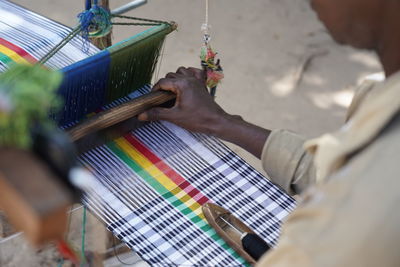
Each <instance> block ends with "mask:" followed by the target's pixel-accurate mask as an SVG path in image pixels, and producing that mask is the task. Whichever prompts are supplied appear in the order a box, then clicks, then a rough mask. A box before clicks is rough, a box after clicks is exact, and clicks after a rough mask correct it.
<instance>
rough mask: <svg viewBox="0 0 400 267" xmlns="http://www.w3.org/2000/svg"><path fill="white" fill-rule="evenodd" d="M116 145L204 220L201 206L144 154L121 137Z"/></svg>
mask: <svg viewBox="0 0 400 267" xmlns="http://www.w3.org/2000/svg"><path fill="white" fill-rule="evenodd" d="M115 142H116V144H117V145H118V146H119V147H120V148H121V149H122V150H123V151H124V152H125V153H126V154H127V155H128V156H129V157H130V158H131V159H133V160H134V161H135V162H136V163H137V164H138V165H140V166H141V167H142V168H143V169H144V170H145V171H146V172H147V173H149V174H150V175H151V176H152V177H154V178H155V179H156V180H157V181H158V182H159V183H160V184H162V185H163V186H164V187H165V188H166V189H167V190H168V191H170V192H171V193H172V194H174V195H175V197H176V198H177V199H179V200H180V201H182V202H183V203H184V204H185V206H186V207H188V208H189V209H191V210H192V211H193V212H194V213H195V214H196V215H197V216H199V217H200V218H202V219H204V215H203V213H202V210H201V206H200V204H199V203H197V202H196V201H195V200H194V199H193V198H192V197H191V196H189V195H188V194H187V193H186V192H185V191H183V190H182V189H181V188H179V187H178V186H177V185H176V184H175V183H174V182H173V181H171V179H170V178H169V177H168V176H166V175H165V174H164V173H163V172H161V171H160V170H159V169H158V168H157V167H156V166H155V165H154V164H153V163H152V162H150V161H149V160H148V159H147V158H146V157H145V156H143V154H142V153H140V152H139V151H138V150H137V149H136V148H135V147H134V146H132V145H131V144H130V143H129V142H128V141H126V140H125V138H123V137H121V138H118V139H116V140H115Z"/></svg>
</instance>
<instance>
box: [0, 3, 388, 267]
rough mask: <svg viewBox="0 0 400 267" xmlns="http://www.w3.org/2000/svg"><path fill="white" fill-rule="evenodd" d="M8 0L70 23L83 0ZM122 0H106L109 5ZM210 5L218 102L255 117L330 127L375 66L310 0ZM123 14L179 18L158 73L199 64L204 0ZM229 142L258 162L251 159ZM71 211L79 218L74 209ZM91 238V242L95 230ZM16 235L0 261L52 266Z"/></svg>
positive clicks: (267, 123)
mask: <svg viewBox="0 0 400 267" xmlns="http://www.w3.org/2000/svg"><path fill="white" fill-rule="evenodd" d="M14 2H16V3H19V4H21V5H23V6H26V7H28V8H30V9H32V10H34V11H37V12H39V13H41V14H45V15H46V16H48V17H50V18H52V19H55V20H57V21H60V22H62V23H64V24H66V25H69V26H74V25H75V23H76V20H75V17H76V14H78V13H79V12H80V11H81V9H82V8H83V1H81V0H75V1H59V0H58V1H54V0H35V1H31V0H16V1H14ZM126 2H128V1H120V0H115V1H114V0H111V5H112V7H116V6H120V5H122V4H124V3H126ZM210 5H211V6H210V14H209V20H210V24H211V25H212V32H211V34H212V45H213V47H214V48H215V49H216V50H217V51H218V52H219V56H220V58H221V61H222V65H223V67H224V71H225V77H226V78H225V80H224V81H223V83H222V85H221V86H220V87H219V88H218V92H217V102H218V103H220V105H221V106H222V107H223V108H225V109H226V110H227V111H228V112H230V113H234V114H239V115H241V116H243V117H244V118H245V119H247V120H249V121H250V122H253V123H255V124H258V125H261V126H263V127H266V128H269V129H276V128H285V129H290V130H293V131H296V132H299V133H302V134H304V135H305V136H307V137H314V136H318V135H320V134H321V133H323V132H326V131H332V130H334V129H336V128H338V127H339V126H340V125H341V124H342V122H343V120H344V115H345V110H346V108H347V106H348V105H349V103H350V101H351V98H352V95H353V93H354V88H355V85H356V84H357V83H358V82H359V81H360V80H361V79H362V78H363V77H364V76H365V75H367V74H371V73H375V72H379V71H381V67H380V64H379V62H378V61H377V59H376V57H375V56H374V55H372V54H371V53H369V52H366V51H356V50H353V49H351V48H349V47H343V46H339V45H337V44H335V42H334V41H333V40H332V39H331V38H330V37H329V36H328V34H327V32H326V30H325V28H324V26H323V25H322V24H321V23H320V22H319V21H318V19H317V17H316V15H315V14H314V13H313V11H312V10H311V9H310V7H309V1H308V0H210ZM128 15H132V16H137V17H145V18H154V19H161V20H173V21H176V22H177V23H178V25H179V30H178V31H177V32H175V33H172V34H171V35H170V36H169V37H168V40H167V43H166V46H165V49H164V51H163V57H162V63H161V67H160V70H159V71H158V72H157V73H156V76H157V77H162V76H164V75H165V74H166V73H168V72H170V71H175V70H176V69H177V68H178V67H179V66H197V67H198V66H199V58H198V54H199V47H200V45H201V40H202V35H201V31H200V27H201V24H202V23H203V21H204V16H205V1H204V0H149V3H148V4H146V5H145V6H144V7H140V8H139V9H137V10H134V11H132V12H130V13H128ZM122 27H124V26H121V27H119V28H116V29H115V30H114V34H113V37H114V39H113V41H114V42H117V41H120V40H122V39H124V38H126V37H129V36H130V35H132V34H133V33H135V32H137V31H138V29H135V28H133V27H132V26H130V27H127V28H126V27H125V28H122ZM249 138H250V137H249ZM231 147H232V148H233V149H234V150H235V151H236V152H238V153H239V154H240V155H241V156H243V157H244V158H246V159H247V160H248V161H249V162H250V163H251V164H252V165H253V166H255V167H256V168H258V169H260V165H259V162H258V160H257V159H255V158H254V157H252V156H250V155H249V154H248V153H246V152H244V151H243V150H241V149H239V148H237V147H235V146H231ZM76 217H77V219H76V220H78V221H79V215H77V216H76ZM93 224H94V225H95V223H93ZM76 227H79V226H76ZM93 227H95V226H93ZM77 231H78V230H77ZM77 235H78V236H79V231H78V233H77ZM91 238H93V239H94V241H95V242H94V243H96V240H97V239H96V234H94V235H92V237H91ZM92 241H93V240H92ZM10 242H13V241H10ZM20 243H21V242H19V243H18V242H17V243H15V245H14V247H13V243H9V244H8V245H4V244H1V243H0V257H5V254H7V255H6V256H7V259H8V264H7V265H1V264H0V265H1V266H39V265H45V262H47V265H46V266H54V261H52V260H54V259H52V256H51V255H52V254H49V255H50V256H49V255H47V256H41V257H47V258H46V260H40V259H38V257H37V256H35V253H31V252H29V253H25V251H24V250H23V248H24V246H25V245H24V246H21V245H18V246H19V247H16V246H17V244H20ZM2 247H3V249H2ZM6 247H7V249H5V248H6ZM21 249H22V250H21ZM10 253H11V255H10ZM23 258H27V259H28V260H22V259H23ZM39 258H40V257H39ZM0 259H1V258H0ZM47 259H48V260H47ZM0 262H1V261H0ZM22 262H24V264H23V265H21V263H22ZM37 264H39V265H37ZM110 266H111V265H110ZM112 266H114V265H112ZM115 266H117V265H115Z"/></svg>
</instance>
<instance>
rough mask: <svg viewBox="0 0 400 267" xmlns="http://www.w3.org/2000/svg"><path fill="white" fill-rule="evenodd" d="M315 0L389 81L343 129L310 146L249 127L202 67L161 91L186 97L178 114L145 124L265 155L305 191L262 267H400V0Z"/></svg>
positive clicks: (157, 115)
mask: <svg viewBox="0 0 400 267" xmlns="http://www.w3.org/2000/svg"><path fill="white" fill-rule="evenodd" d="M311 2H312V6H313V8H314V9H315V11H316V12H317V13H318V16H319V18H320V19H321V21H322V22H323V23H324V24H325V25H326V27H327V28H328V30H329V32H330V33H331V35H332V36H333V38H334V39H335V40H336V41H338V42H339V43H343V44H349V45H352V46H355V47H357V48H363V49H372V50H374V51H376V53H377V54H378V56H379V58H380V60H381V63H382V65H383V68H384V71H385V74H386V77H387V80H386V81H385V82H384V83H382V84H372V83H370V84H367V85H364V86H363V87H362V88H361V89H360V90H361V91H359V92H358V93H357V94H356V96H355V98H354V100H353V103H352V105H351V107H350V109H349V116H348V121H347V123H346V124H345V125H344V126H343V127H342V128H341V129H340V130H338V131H337V132H335V133H330V134H326V135H324V136H322V137H321V138H318V139H316V140H311V141H307V142H305V140H304V139H303V138H302V137H300V136H298V135H296V134H294V133H290V132H288V131H284V130H274V131H269V130H266V129H263V128H260V127H257V126H255V125H252V124H250V123H247V122H245V121H244V120H243V119H242V118H240V117H239V116H232V115H229V114H227V113H226V112H225V111H224V110H223V109H222V108H221V107H219V106H218V105H217V104H216V103H215V102H214V101H213V99H212V98H211V97H210V96H209V95H208V94H207V92H206V90H205V86H204V82H203V80H204V79H203V77H202V72H201V71H200V70H197V69H193V68H189V69H186V68H180V69H179V70H178V71H177V72H176V73H169V74H168V75H167V76H166V78H164V79H161V80H160V81H159V82H158V83H157V84H156V85H155V87H154V90H169V91H172V92H174V93H176V94H177V101H176V104H175V106H174V107H173V108H171V109H165V108H155V109H152V110H149V111H147V112H145V113H143V114H141V115H140V116H139V118H140V119H141V120H168V121H171V122H173V123H175V124H177V125H180V126H182V127H184V128H186V129H188V130H191V131H197V132H202V133H207V134H211V135H214V136H217V137H219V138H222V139H224V140H227V141H230V142H233V143H235V144H237V145H239V146H241V147H243V148H245V149H246V150H248V151H249V152H251V153H253V154H254V155H255V156H257V157H259V158H260V159H261V160H262V162H263V166H264V169H265V170H266V172H267V173H268V174H269V176H270V178H271V179H272V180H273V182H275V183H277V184H279V185H280V186H281V187H282V188H284V189H285V190H286V191H287V192H288V193H290V194H301V196H302V200H301V201H300V203H299V206H298V208H297V209H296V210H295V211H294V212H293V213H292V214H291V215H290V216H289V217H288V219H287V221H286V222H285V223H284V225H283V230H282V235H281V238H280V241H279V243H278V245H277V247H276V248H275V249H274V250H272V251H270V252H268V253H267V254H266V255H264V256H263V258H262V259H261V260H260V262H259V263H258V264H259V266H363V267H365V266H400V212H398V205H399V204H400V179H399V175H400V160H399V159H398V153H399V151H400V115H399V109H400V73H397V72H398V71H399V70H400V16H399V11H400V0H312V1H311Z"/></svg>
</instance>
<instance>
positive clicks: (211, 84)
mask: <svg viewBox="0 0 400 267" xmlns="http://www.w3.org/2000/svg"><path fill="white" fill-rule="evenodd" d="M205 3H206V10H205V20H204V23H203V25H202V26H201V30H202V32H203V42H204V44H203V46H202V47H201V50H200V59H201V66H202V67H203V70H204V72H205V74H206V85H207V87H208V88H209V90H210V94H211V95H212V96H214V97H215V94H216V91H217V85H218V84H219V83H220V82H221V80H222V79H223V78H224V73H223V70H222V67H221V64H220V60H219V59H217V60H216V58H215V57H216V55H217V53H216V52H214V50H213V49H212V48H211V45H210V41H211V36H210V32H209V31H210V25H209V24H208V11H209V0H205Z"/></svg>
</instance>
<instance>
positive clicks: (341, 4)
mask: <svg viewBox="0 0 400 267" xmlns="http://www.w3.org/2000/svg"><path fill="white" fill-rule="evenodd" d="M399 3H400V1H399V0H311V4H312V7H313V8H314V10H315V11H316V12H317V14H318V17H319V18H320V19H321V21H322V22H323V23H324V24H325V26H326V27H327V28H328V30H329V32H330V33H331V35H332V37H333V38H334V39H335V40H336V41H337V42H339V43H343V44H349V45H352V46H354V47H357V48H365V49H376V48H377V46H378V44H379V38H381V32H382V31H383V27H382V25H383V23H384V22H386V21H387V18H385V16H386V15H387V14H386V13H387V11H388V8H390V6H392V7H397V8H399V7H400V4H399ZM398 12H400V9H399V10H397V12H396V13H398ZM396 16H397V15H396Z"/></svg>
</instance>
